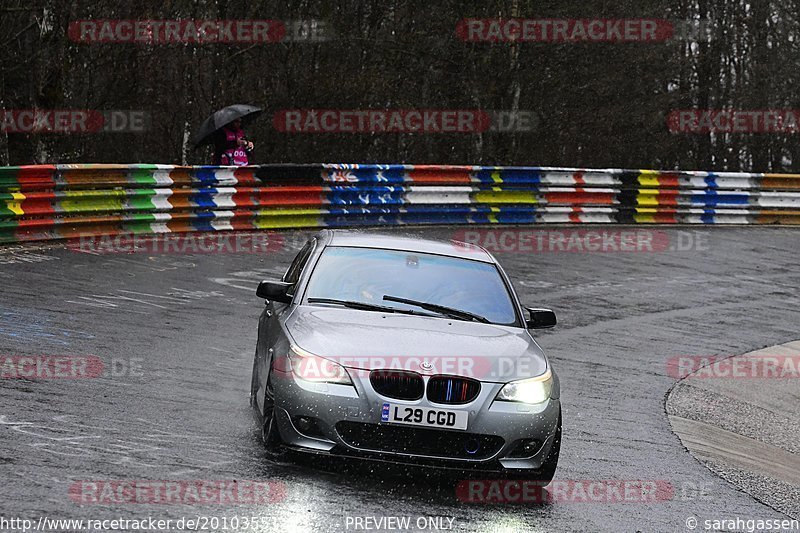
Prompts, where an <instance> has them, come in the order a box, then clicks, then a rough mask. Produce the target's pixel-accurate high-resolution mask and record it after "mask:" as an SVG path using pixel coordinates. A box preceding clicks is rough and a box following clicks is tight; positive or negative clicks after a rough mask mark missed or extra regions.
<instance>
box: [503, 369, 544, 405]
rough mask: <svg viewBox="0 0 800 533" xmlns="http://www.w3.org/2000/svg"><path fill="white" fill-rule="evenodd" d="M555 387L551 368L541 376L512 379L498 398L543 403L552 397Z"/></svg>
mask: <svg viewBox="0 0 800 533" xmlns="http://www.w3.org/2000/svg"><path fill="white" fill-rule="evenodd" d="M552 389H553V373H552V372H550V369H548V370H547V372H545V373H544V374H542V375H541V376H536V377H535V378H530V379H521V380H519V381H512V382H510V383H506V384H505V385H503V388H502V389H500V392H499V393H497V398H496V399H497V400H501V401H504V402H521V403H530V404H535V403H542V402H544V401H546V400H547V399H548V398H550V391H551V390H552Z"/></svg>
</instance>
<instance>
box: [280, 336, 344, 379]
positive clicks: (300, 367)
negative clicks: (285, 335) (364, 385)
mask: <svg viewBox="0 0 800 533" xmlns="http://www.w3.org/2000/svg"><path fill="white" fill-rule="evenodd" d="M289 365H290V366H291V369H292V372H293V373H294V375H295V376H297V377H298V378H300V379H303V380H305V381H312V382H314V383H334V384H337V385H352V384H353V382H352V381H351V380H350V375H349V374H348V373H347V370H346V369H345V368H344V367H343V366H342V365H340V364H339V363H335V362H333V361H331V360H330V359H325V358H324V357H319V356H318V355H314V354H312V353H308V352H306V351H304V350H301V349H300V348H298V347H297V346H292V347H291V348H289Z"/></svg>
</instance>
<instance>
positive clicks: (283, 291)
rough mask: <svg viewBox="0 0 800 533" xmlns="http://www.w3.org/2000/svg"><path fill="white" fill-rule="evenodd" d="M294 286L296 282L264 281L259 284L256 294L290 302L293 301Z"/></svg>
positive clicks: (260, 296) (286, 302)
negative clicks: (292, 291)
mask: <svg viewBox="0 0 800 533" xmlns="http://www.w3.org/2000/svg"><path fill="white" fill-rule="evenodd" d="M293 287H294V284H292V283H286V282H285V281H262V282H261V283H259V284H258V289H256V296H258V297H259V298H265V299H267V300H273V301H275V302H282V303H285V304H288V303H290V302H291V301H292V296H293V295H292V294H291V290H292V288H293Z"/></svg>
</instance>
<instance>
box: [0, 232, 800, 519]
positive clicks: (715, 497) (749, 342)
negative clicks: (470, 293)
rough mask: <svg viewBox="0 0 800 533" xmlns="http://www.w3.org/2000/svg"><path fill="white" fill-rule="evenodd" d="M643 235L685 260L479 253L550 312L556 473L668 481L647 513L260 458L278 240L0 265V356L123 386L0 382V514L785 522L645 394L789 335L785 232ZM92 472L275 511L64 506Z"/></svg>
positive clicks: (13, 253) (793, 300) (15, 258)
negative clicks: (264, 316) (706, 358)
mask: <svg viewBox="0 0 800 533" xmlns="http://www.w3.org/2000/svg"><path fill="white" fill-rule="evenodd" d="M653 229H654V230H657V231H664V232H666V233H667V235H668V236H669V239H670V240H671V242H677V240H678V239H683V240H684V245H685V244H686V242H687V241H691V240H692V239H695V240H696V239H697V238H698V236H699V238H700V246H699V247H698V246H694V247H692V249H690V250H687V251H665V252H653V253H630V252H629V253H548V254H530V253H497V254H496V255H497V257H498V258H499V259H500V261H501V263H502V264H503V265H504V267H505V268H506V270H507V272H508V273H509V275H510V276H511V278H512V279H513V280H514V281H515V283H516V286H517V288H518V290H519V292H520V296H521V297H522V299H523V301H524V302H525V303H527V304H529V305H536V306H543V307H551V308H553V309H555V310H556V311H557V313H558V315H559V319H560V325H559V327H558V328H557V329H555V330H553V331H549V332H545V333H541V334H539V335H538V339H539V340H540V344H541V345H542V346H543V348H544V349H545V350H546V351H547V353H548V354H549V356H550V358H551V360H552V362H553V364H554V365H555V367H556V368H557V370H558V372H559V375H560V376H561V384H562V403H563V406H564V441H563V446H562V452H561V461H560V464H559V470H558V472H557V474H556V478H557V479H562V480H607V479H643V480H663V481H668V482H670V483H671V484H672V486H673V487H674V488H675V494H674V497H672V498H671V499H669V500H667V501H659V502H653V503H647V504H641V503H614V504H603V503H562V502H559V503H552V504H524V505H505V506H502V505H492V506H487V505H483V504H467V503H462V502H460V501H458V500H457V499H456V497H455V491H454V489H453V481H452V480H448V479H440V478H428V477H427V476H426V475H425V472H424V471H418V472H412V474H411V475H408V474H406V475H405V476H403V475H398V472H395V471H391V470H390V471H388V472H387V471H385V470H384V469H381V470H380V471H378V472H371V471H370V470H369V469H367V468H364V467H361V468H354V471H351V472H349V473H348V474H342V473H341V472H342V471H343V470H344V469H346V468H347V467H348V465H347V464H345V465H341V464H337V465H333V466H331V467H330V468H328V469H327V470H322V469H318V468H315V467H314V465H313V464H312V465H308V464H288V465H281V464H271V463H269V462H267V461H266V460H265V459H264V455H263V453H262V448H261V444H260V441H259V438H258V436H257V429H256V424H255V422H254V419H253V417H252V416H251V414H250V410H249V408H248V406H247V394H248V387H249V380H250V369H251V364H252V357H253V349H254V344H255V338H256V321H257V317H258V314H259V313H260V311H261V308H262V306H263V303H262V301H260V300H259V299H258V298H256V296H255V294H254V290H255V286H256V284H257V282H258V280H259V279H261V278H269V277H278V276H279V275H280V274H281V273H282V272H283V270H284V269H285V267H286V266H287V265H288V262H289V261H290V259H291V258H292V257H293V255H294V253H295V249H296V248H295V247H294V246H289V247H286V248H285V249H284V250H281V251H277V252H274V253H272V254H269V255H263V254H262V255H255V254H237V255H233V254H222V255H219V254H218V255H191V256H188V255H176V254H168V255H163V254H162V255H148V254H129V255H91V254H85V253H78V252H75V251H71V250H68V249H65V248H63V247H61V246H52V245H46V246H38V247H33V248H31V247H16V248H7V249H5V250H3V251H1V252H0V287H1V288H0V355H9V354H17V355H41V354H48V355H50V354H56V355H60V354H63V355H87V354H95V355H97V356H99V357H100V358H102V359H103V360H104V361H105V362H107V363H108V362H110V361H112V360H113V361H115V364H116V365H117V367H118V368H117V370H118V371H120V373H122V374H124V375H121V376H116V377H102V378H97V379H76V380H60V381H58V380H46V381H42V380H39V381H30V380H8V379H5V380H0V443H2V445H0V473H1V476H0V479H2V483H0V509H1V510H2V512H0V514H1V515H2V516H5V517H23V518H32V519H34V520H38V517H39V516H42V515H45V516H49V517H52V518H115V517H122V518H142V517H147V516H153V517H157V518H173V519H175V518H180V517H183V516H190V517H195V516H197V515H206V516H218V517H222V516H227V517H233V516H237V515H238V516H242V515H248V516H252V515H257V516H264V517H269V519H270V520H273V521H274V524H277V525H279V526H280V527H279V528H269V529H266V528H265V529H264V530H265V531H266V530H280V531H283V532H286V533H289V532H294V531H308V530H311V529H314V530H319V531H343V530H346V529H345V527H346V524H347V517H348V516H350V517H355V516H360V517H363V516H376V517H378V516H410V517H412V525H413V524H414V522H415V521H416V519H417V518H418V517H426V516H433V517H449V518H454V519H455V520H454V522H453V527H454V528H456V530H469V531H472V530H476V531H688V529H687V528H686V525H685V524H686V519H687V517H689V516H696V517H698V518H700V519H701V520H702V519H715V518H735V517H737V516H738V517H742V518H762V519H767V518H786V515H784V514H781V513H778V512H777V511H774V510H773V509H771V508H770V507H768V506H766V505H764V504H762V503H760V502H758V501H756V500H755V499H754V498H753V497H751V496H750V495H748V494H746V493H744V492H742V491H740V490H739V489H737V488H736V487H734V486H733V485H730V484H729V483H727V482H726V481H724V480H722V479H721V478H719V477H717V476H716V475H715V474H713V473H711V472H710V471H708V470H707V469H706V468H705V467H704V466H702V465H701V464H700V463H699V462H697V461H696V460H695V459H694V458H693V457H692V456H691V455H689V453H688V452H687V451H686V450H685V449H684V448H683V447H682V445H681V443H680V441H679V440H678V438H677V437H676V436H675V435H674V434H673V433H672V432H671V430H670V425H669V422H668V420H667V416H666V414H665V411H664V398H665V394H666V393H667V391H668V390H669V389H670V387H671V386H672V385H673V384H674V381H675V380H674V379H673V378H671V377H669V376H668V375H667V368H666V361H667V360H668V359H669V358H670V357H672V356H675V355H682V354H734V353H744V352H747V351H749V350H753V349H756V348H760V347H763V346H768V345H773V344H778V343H782V342H788V341H791V340H796V339H797V338H798V337H800V335H798V327H797V325H798V324H799V323H800V306H798V294H797V287H798V286H800V269H798V268H797V249H798V237H799V236H800V233H798V230H796V229H787V228H772V227H765V228H749V227H745V228H721V227H718V228H710V229H693V228H684V229H675V228H670V229H664V228H657V229H656V228H653ZM392 231H394V230H392ZM410 231H411V232H413V233H419V234H423V235H426V236H437V237H443V238H449V237H451V236H452V235H453V231H452V230H449V229H442V228H438V229H416V230H410ZM303 233H307V232H303ZM679 234H680V235H681V236H680V237H679ZM297 235H298V233H289V234H287V236H288V237H289V239H288V241H287V242H292V243H298V242H299V241H298V239H296V238H294V236H297ZM131 363H133V364H134V365H135V366H141V371H138V372H136V373H135V374H137V375H130V374H129V373H128V372H124V371H123V370H124V368H123V367H125V366H126V365H130V364H131ZM138 374H141V375H138ZM765 393H768V391H765ZM403 472H405V470H404V471H403ZM401 473H402V472H401ZM97 479H143V480H154V479H237V480H247V479H270V480H274V481H281V482H283V483H284V484H285V488H286V497H285V499H284V500H283V501H282V502H280V503H275V504H270V505H260V506H255V505H249V504H241V505H236V506H230V505H226V506H197V505H156V504H136V505H130V504H128V505H83V506H81V505H77V504H75V503H74V502H73V501H71V500H70V498H69V497H68V489H69V487H70V484H71V483H72V482H73V481H75V480H97ZM444 523H445V524H446V523H447V521H445V522H444ZM218 530H222V529H221V528H218ZM350 530H351V531H353V529H352V527H351V529H350ZM698 530H699V531H702V530H703V529H702V526H701V527H700V528H699V529H698Z"/></svg>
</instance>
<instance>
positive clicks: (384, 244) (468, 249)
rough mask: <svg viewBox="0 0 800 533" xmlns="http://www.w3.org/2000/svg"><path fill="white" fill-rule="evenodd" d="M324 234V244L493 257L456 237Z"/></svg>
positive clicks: (481, 258) (350, 232) (490, 259)
mask: <svg viewBox="0 0 800 533" xmlns="http://www.w3.org/2000/svg"><path fill="white" fill-rule="evenodd" d="M325 233H328V242H327V243H326V244H327V245H328V246H351V247H355V248H379V249H384V250H401V251H404V252H418V253H426V254H436V255H445V256H449V257H459V258H462V259H471V260H473V261H481V262H484V263H496V261H495V259H494V257H492V255H491V254H490V253H489V252H487V251H486V250H485V249H484V248H482V247H480V246H476V245H474V244H468V243H464V242H461V241H456V240H451V241H437V240H432V239H423V238H420V237H415V236H412V235H391V234H386V233H373V232H366V231H358V230H326V231H325Z"/></svg>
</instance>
